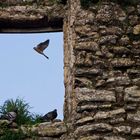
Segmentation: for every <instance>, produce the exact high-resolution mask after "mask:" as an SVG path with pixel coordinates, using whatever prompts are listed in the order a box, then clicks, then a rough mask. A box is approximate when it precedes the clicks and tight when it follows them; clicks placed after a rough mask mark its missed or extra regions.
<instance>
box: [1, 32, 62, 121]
mask: <svg viewBox="0 0 140 140" xmlns="http://www.w3.org/2000/svg"><path fill="white" fill-rule="evenodd" d="M46 39H50V44H49V47H48V48H47V49H46V50H45V54H46V55H47V56H48V57H49V60H47V59H46V58H45V57H44V56H42V55H40V54H38V53H37V52H35V51H34V50H33V47H35V46H36V45H37V44H39V43H40V42H43V41H45V40H46ZM0 42H1V44H0V65H1V66H0V67H1V72H0V83H1V86H0V105H1V104H2V103H3V102H4V101H5V100H7V99H11V98H12V99H15V98H17V97H20V98H23V99H24V100H25V101H27V102H28V103H29V104H30V106H32V108H31V109H30V111H31V112H32V113H37V114H42V115H44V114H45V113H47V112H49V111H52V110H53V109H57V112H58V117H57V118H58V119H63V103H64V82H63V81H64V80H63V77H64V76H63V33H62V32H59V33H36V34H0Z"/></svg>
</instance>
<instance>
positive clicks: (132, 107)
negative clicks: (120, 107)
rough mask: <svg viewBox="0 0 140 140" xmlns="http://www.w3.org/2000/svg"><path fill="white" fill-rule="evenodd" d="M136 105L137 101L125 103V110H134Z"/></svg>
mask: <svg viewBox="0 0 140 140" xmlns="http://www.w3.org/2000/svg"><path fill="white" fill-rule="evenodd" d="M137 107H138V104H137V103H129V104H125V110H136V109H137Z"/></svg>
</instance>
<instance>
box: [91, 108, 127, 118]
mask: <svg viewBox="0 0 140 140" xmlns="http://www.w3.org/2000/svg"><path fill="white" fill-rule="evenodd" d="M124 113H126V112H125V110H124V109H123V108H120V109H117V110H112V111H107V112H105V111H99V112H97V113H96V114H95V115H94V117H93V118H94V119H95V120H99V119H108V118H113V117H115V116H117V115H122V114H124Z"/></svg>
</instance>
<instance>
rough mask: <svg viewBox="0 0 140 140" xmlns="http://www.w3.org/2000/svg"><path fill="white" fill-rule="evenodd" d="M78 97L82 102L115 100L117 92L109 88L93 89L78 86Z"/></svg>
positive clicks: (76, 91) (76, 92)
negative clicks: (108, 89)
mask: <svg viewBox="0 0 140 140" xmlns="http://www.w3.org/2000/svg"><path fill="white" fill-rule="evenodd" d="M75 94H76V98H77V100H78V102H79V103H81V102H99V101H100V102H115V101H116V98H115V93H114V92H113V91H107V90H92V89H88V88H76V89H75Z"/></svg>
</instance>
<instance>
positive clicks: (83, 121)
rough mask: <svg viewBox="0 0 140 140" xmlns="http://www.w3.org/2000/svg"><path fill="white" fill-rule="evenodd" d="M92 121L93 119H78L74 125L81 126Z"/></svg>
mask: <svg viewBox="0 0 140 140" xmlns="http://www.w3.org/2000/svg"><path fill="white" fill-rule="evenodd" d="M93 120H94V119H93V117H91V116H90V117H85V118H82V119H80V120H78V121H77V122H76V124H77V125H82V124H85V123H87V122H91V121H93Z"/></svg>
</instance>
